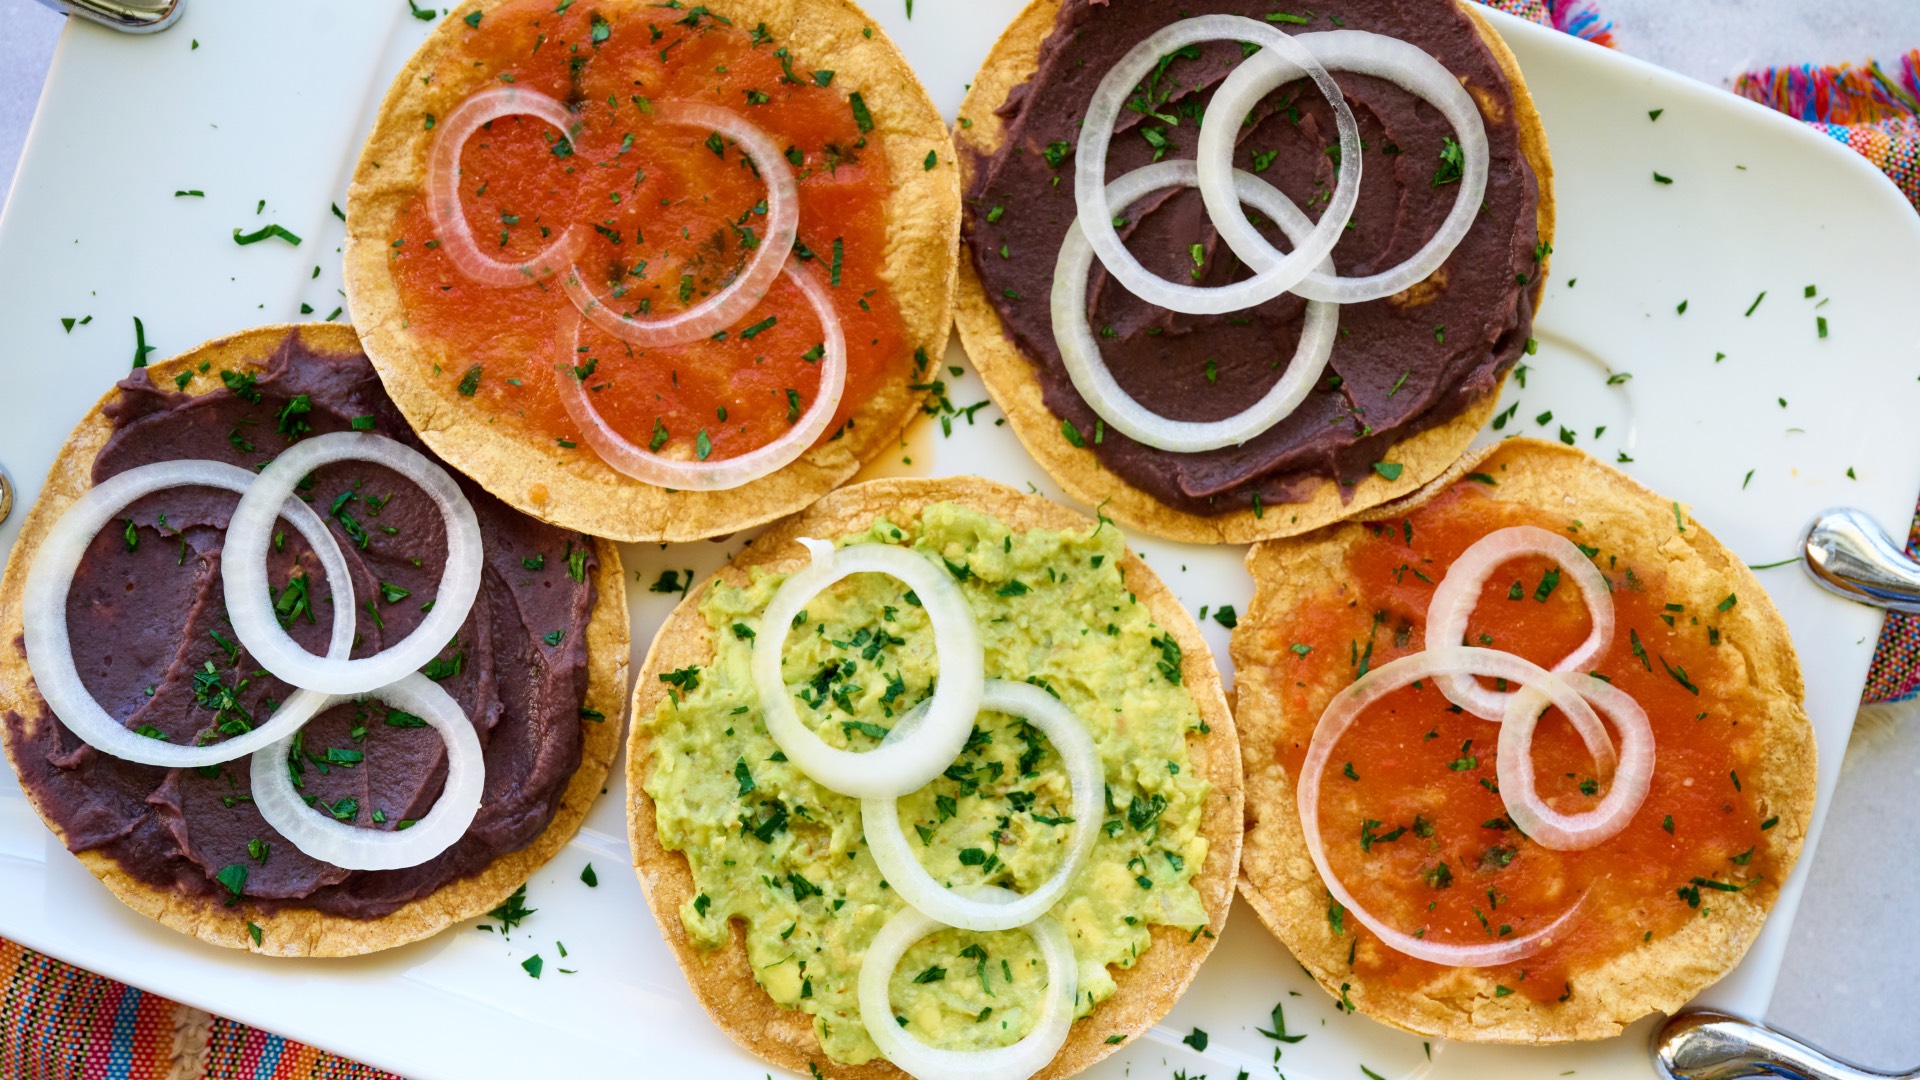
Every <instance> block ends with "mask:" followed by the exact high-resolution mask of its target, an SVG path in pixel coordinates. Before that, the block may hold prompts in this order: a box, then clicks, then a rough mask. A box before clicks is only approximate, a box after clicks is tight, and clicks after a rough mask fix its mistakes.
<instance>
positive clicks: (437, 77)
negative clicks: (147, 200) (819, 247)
mask: <svg viewBox="0 0 1920 1080" xmlns="http://www.w3.org/2000/svg"><path fill="white" fill-rule="evenodd" d="M620 2H624V3H626V4H629V5H632V6H644V5H645V4H646V3H647V2H648V0H620ZM499 3H500V0H467V2H465V3H463V4H461V5H460V6H459V7H457V8H455V9H454V10H453V11H452V13H451V14H450V15H449V16H448V17H447V18H444V19H442V20H441V21H440V25H439V27H437V28H436V29H435V30H434V32H433V34H432V35H431V36H430V37H428V39H427V41H426V43H425V44H424V45H422V46H421V47H420V50H419V51H418V52H416V53H415V54H414V55H413V58H412V59H411V60H410V61H408V63H407V66H406V67H405V68H404V69H402V70H401V72H400V74H399V75H398V76H396V77H395V78H394V82H393V85H392V87H391V88H389V89H388V91H387V95H386V97H385V99H384V100H382V101H381V103H380V111H379V114H378V116H377V117H376V118H375V120H374V126H373V132H372V134H370V135H369V136H368V137H367V142H366V146H365V147H364V148H363V149H362V151H361V154H360V160H359V163H358V164H357V165H356V166H355V168H354V175H353V185H352V187H351V188H350V189H349V191H348V193H347V241H346V248H345V274H346V288H347V306H348V308H349V310H350V311H351V312H352V318H353V323H354V325H355V326H356V327H358V328H359V331H360V334H361V338H362V340H363V342H364V344H365V346H366V350H367V355H368V356H369V357H371V358H372V359H373V364H374V367H375V368H376V369H378V370H379V372H380V378H381V381H383V382H384V383H385V384H386V387H387V393H388V395H389V396H391V397H392V398H393V400H394V401H395V403H397V404H398V405H399V406H400V411H401V412H402V413H404V414H405V415H406V417H407V422H408V423H410V424H412V425H413V427H414V430H416V431H418V432H419V433H420V437H421V438H422V439H423V440H424V441H425V442H426V443H427V445H428V446H431V447H433V450H434V453H436V454H439V455H440V456H441V457H442V458H443V459H445V460H446V461H447V463H448V464H450V465H452V466H453V467H454V468H457V469H459V470H460V471H461V472H464V473H466V474H467V475H468V476H470V477H472V478H473V479H474V480H475V481H477V482H478V483H479V484H480V485H481V486H482V487H484V488H486V489H487V490H488V491H490V492H492V493H493V494H495V495H497V496H499V497H500V499H501V500H503V501H504V502H506V503H507V505H509V506H512V507H514V508H515V509H517V510H520V511H521V512H523V513H527V514H531V515H533V516H534V517H537V518H539V519H540V520H542V521H548V522H552V523H553V524H555V525H559V526H561V527H563V528H568V529H574V530H578V531H580V532H584V533H590V534H592V535H594V536H604V537H609V538H612V539H616V540H622V541H655V540H675V541H677V540H698V539H703V538H706V537H712V536H723V535H726V534H728V533H732V532H736V531H738V530H740V529H743V528H746V527H748V526H751V525H758V524H760V523H762V522H766V521H771V520H772V519H774V518H776V517H779V516H781V515H783V514H791V513H793V512H795V511H797V510H800V509H802V508H804V507H805V506H807V505H808V504H809V503H811V502H813V501H814V500H815V499H818V498H819V497H820V496H822V495H825V494H826V493H827V492H829V491H832V490H833V489H834V488H835V487H837V486H839V485H840V484H842V483H845V482H846V481H847V480H848V479H849V478H850V477H852V476H853V474H854V473H855V472H856V471H858V469H859V468H860V466H861V465H862V464H864V463H866V462H867V461H869V460H871V459H873V458H874V457H876V456H877V455H879V454H880V453H881V452H882V451H884V450H885V449H886V448H887V447H889V446H891V445H893V444H894V443H895V441H896V440H897V439H898V437H899V435H900V432H901V431H902V430H903V429H904V428H905V427H906V425H907V422H908V421H909V420H911V419H912V418H913V416H914V414H915V411H916V410H917V409H918V408H919V407H920V403H921V402H922V401H923V400H924V398H925V395H924V393H923V392H921V391H916V390H913V389H911V387H910V384H911V383H912V382H913V381H914V378H913V365H912V363H911V362H910V357H911V356H912V355H913V353H914V350H916V349H924V350H926V354H927V355H928V356H932V357H935V358H938V357H939V356H940V354H941V353H942V352H944V351H945V349H946V346H947V336H948V333H949V331H950V329H951V327H952V308H953V289H954V274H955V266H956V262H955V260H956V258H957V251H958V245H959V236H960V177H959V171H958V170H957V169H955V168H953V167H952V163H953V160H954V152H953V142H952V140H951V139H950V138H949V137H948V135H947V130H946V124H945V121H943V120H942V119H941V117H940V114H939V111H938V110H936V109H935V108H934V106H933V102H932V101H931V100H930V99H929V98H928V97H927V94H926V91H925V89H924V88H922V87H921V85H920V82H919V80H918V79H917V78H915V76H914V74H913V70H912V69H911V68H909V67H908V66H907V62H906V59H905V58H904V57H902V56H901V55H900V51H899V50H898V49H897V48H895V47H894V45H893V43H892V42H891V41H889V40H888V39H887V37H886V35H884V34H881V33H878V32H876V33H874V34H873V35H872V36H871V37H868V36H866V35H864V34H862V33H861V31H862V30H863V29H865V28H868V27H871V26H873V25H874V23H873V20H872V19H870V18H869V17H868V16H867V14H866V13H865V12H863V11H861V10H860V8H859V7H858V6H857V5H855V4H854V3H852V2H851V0H716V2H714V3H710V4H708V5H706V6H707V8H709V9H711V10H712V11H713V13H715V14H718V15H724V16H726V17H727V18H730V19H732V20H733V22H734V24H735V25H736V26H753V25H755V24H757V23H765V24H766V26H767V28H768V30H769V32H770V33H772V35H773V36H774V38H775V39H776V40H777V41H779V42H780V43H781V44H782V45H783V46H784V47H785V48H787V49H789V50H790V51H791V53H792V56H793V62H794V63H795V64H796V65H799V66H801V67H802V68H804V69H807V70H811V69H813V68H820V67H826V68H833V69H835V76H834V86H835V88H837V89H843V90H845V91H847V92H852V91H862V92H863V93H862V98H863V100H865V101H866V103H867V106H868V108H869V109H870V110H871V112H872V114H873V122H874V125H875V128H876V130H878V131H879V132H880V133H881V134H882V135H883V136H885V139H886V150H887V163H888V167H889V168H890V169H891V175H892V177H893V193H892V195H891V197H890V198H889V199H888V201H887V204H886V207H885V212H886V215H887V260H886V267H885V269H884V270H883V273H882V276H883V278H884V279H885V280H886V281H887V282H888V284H889V285H890V286H891V288H890V292H891V294H892V297H893V300H894V302H895V303H896V304H898V305H899V308H900V316H901V319H902V322H903V323H904V325H905V327H906V336H905V345H904V349H905V355H902V356H900V357H898V358H896V359H897V365H896V366H897V371H896V374H897V376H898V377H897V378H896V379H894V380H893V381H891V382H888V383H886V384H885V385H883V386H881V387H880V388H879V389H878V391H877V392H875V393H874V394H873V396H872V397H870V398H869V399H868V400H866V401H864V402H861V403H860V404H859V407H858V408H857V409H855V410H854V412H853V416H852V422H853V427H852V429H851V430H850V431H848V432H847V433H846V434H845V435H843V436H841V437H840V438H838V439H835V440H833V441H830V442H821V443H819V444H817V445H816V446H814V447H813V449H811V450H809V451H808V452H807V453H806V454H804V455H802V456H801V457H800V458H799V459H798V460H796V461H794V462H793V463H792V464H790V465H788V466H786V467H785V468H783V469H781V470H779V471H778V472H775V473H772V474H770V475H768V476H764V477H761V478H760V479H758V480H755V481H753V482H752V483H749V484H746V485H743V486H741V487H738V488H734V489H732V490H729V491H704V492H703V491H670V490H668V489H666V488H659V487H654V486H653V485H651V484H646V483H643V482H641V481H639V480H635V479H633V478H632V477H630V476H627V475H625V474H624V473H621V472H618V471H616V470H615V469H613V468H612V467H610V466H608V465H607V464H606V463H605V462H604V461H602V460H601V459H600V458H599V457H598V456H597V455H595V454H593V453H591V452H589V451H585V450H577V451H573V452H563V451H562V449H561V448H560V447H558V446H557V445H555V444H553V442H552V441H551V440H542V439H539V438H535V437H532V436H530V435H526V434H524V433H515V432H513V431H509V430H505V429H503V428H501V427H500V426H498V425H495V424H492V423H489V420H490V417H488V416H486V415H484V414H483V413H482V412H481V411H480V410H478V409H476V408H474V407H473V405H472V402H471V401H468V400H466V399H464V398H461V397H459V396H458V395H457V394H456V393H455V391H454V387H453V386H452V384H451V383H450V382H448V381H447V380H445V379H441V378H437V377H435V376H434V375H433V371H434V369H435V365H438V366H439V367H440V368H442V369H445V370H455V371H458V370H462V369H464V368H465V367H466V366H467V364H466V361H465V360H463V359H461V358H460V357H459V356H457V355H454V354H452V353H451V352H450V351H449V350H448V349H447V348H446V347H445V346H443V345H442V344H440V343H439V342H436V341H432V340H429V339H427V338H426V337H424V336H422V335H419V334H415V333H412V332H410V331H409V330H408V328H407V319H406V312H405V311H404V310H403V309H402V307H401V302H400V295H399V292H398V290H397V288H396V286H395V283H394V280H393V277H392V274H391V273H390V271H389V261H388V258H387V254H388V248H387V245H388V243H389V241H390V240H391V239H392V237H393V234H394V232H395V231H396V229H397V223H398V220H399V215H400V213H401V211H402V210H403V209H404V208H405V206H406V205H407V202H408V201H409V200H410V199H411V198H412V197H413V196H414V194H415V193H416V192H418V191H419V190H420V189H421V188H422V187H424V186H425V184H426V174H427V155H428V152H429V149H430V148H431V146H432V143H433V136H432V134H431V133H430V132H428V131H426V130H425V129H423V128H422V126H421V124H420V122H419V117H420V115H421V114H422V113H437V114H438V115H441V116H445V115H446V114H447V113H448V112H450V111H451V110H452V107H453V106H454V105H455V104H456V103H458V102H459V101H461V100H462V99H464V98H465V97H466V96H467V95H469V94H471V93H473V92H474V91H475V90H476V89H478V88H479V87H481V86H484V85H490V84H491V77H490V76H489V75H488V74H487V73H486V72H483V71H478V70H475V69H473V68H471V67H470V66H468V65H464V64H459V63H457V62H451V58H452V57H453V56H455V55H456V54H457V53H458V50H459V48H460V40H461V36H462V35H463V34H464V33H465V32H466V30H467V27H466V25H465V24H464V23H463V22H462V19H463V17H464V16H465V15H466V14H468V13H470V12H474V11H484V10H486V9H488V8H492V7H497V6H499ZM427 73H433V74H434V79H433V82H432V84H431V85H427V84H424V83H423V82H422V81H421V80H422V77H423V76H424V75H425V74H427ZM929 153H933V154H936V155H937V156H938V159H939V161H940V162H941V163H942V164H941V165H940V166H937V167H935V168H932V169H928V168H926V167H925V165H924V160H925V158H926V157H927V155H928V154H929Z"/></svg>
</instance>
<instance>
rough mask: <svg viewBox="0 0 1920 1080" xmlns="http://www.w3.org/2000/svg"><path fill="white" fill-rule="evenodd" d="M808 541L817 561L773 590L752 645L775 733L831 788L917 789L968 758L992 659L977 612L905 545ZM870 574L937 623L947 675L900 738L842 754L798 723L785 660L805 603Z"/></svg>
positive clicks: (866, 792)
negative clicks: (892, 584) (903, 591)
mask: <svg viewBox="0 0 1920 1080" xmlns="http://www.w3.org/2000/svg"><path fill="white" fill-rule="evenodd" d="M800 543H802V544H804V545H806V548H807V550H808V551H810V552H812V554H813V561H812V563H811V564H809V565H808V566H807V567H805V568H804V569H801V570H798V571H796V572H795V573H794V574H793V575H792V576H791V577H789V578H787V580H786V581H785V582H784V583H782V584H781V586H780V588H779V590H778V591H776V592H775V593H774V594H773V599H772V600H771V601H770V602H769V603H768V604H767V610H766V612H765V613H764V614H762V615H761V616H760V630H759V636H758V637H757V638H755V639H754V643H753V682H754V687H755V689H756V690H758V691H759V694H760V712H761V715H762V717H763V718H764V720H765V722H766V725H767V733H768V734H769V735H772V736H773V741H774V742H776V743H778V744H779V745H780V750H781V752H782V753H784V754H786V755H787V759H788V760H789V761H791V762H793V764H794V767H795V768H798V769H799V770H800V771H801V772H803V773H805V774H807V778H808V779H810V780H812V781H813V782H814V783H816V784H819V785H820V786H821V787H824V788H826V789H827V790H829V791H835V792H838V793H840V794H842V795H851V796H853V797H854V798H857V799H886V798H898V797H900V796H902V795H905V794H907V793H908V792H911V791H918V790H919V789H920V788H923V787H925V786H926V785H927V783H928V782H929V781H931V780H932V779H933V778H934V777H936V776H939V775H940V774H941V773H942V772H944V771H945V770H946V768H947V766H949V765H951V764H953V759H954V758H956V757H959V756H960V749H961V747H963V746H965V745H966V742H967V736H968V735H970V734H972V732H973V718H974V716H975V715H976V714H977V713H979V711H980V695H981V693H982V690H983V688H984V684H985V682H986V655H985V652H984V650H983V649H982V647H981V644H980V629H979V626H978V625H977V624H976V623H975V622H974V615H973V608H972V606H970V605H969V604H968V603H967V598H966V597H965V596H964V595H962V593H961V592H960V586H959V585H957V584H955V583H954V580H953V578H952V576H951V575H949V574H948V573H947V571H946V570H945V569H943V568H940V567H937V566H935V565H934V564H933V563H931V562H929V561H928V560H927V559H926V557H925V556H922V555H919V554H917V553H915V552H912V551H909V550H907V549H905V548H899V547H894V546H892V545H890V544H880V543H870V544H855V545H853V546H852V547H847V548H842V549H840V550H838V551H836V550H834V547H833V545H832V544H831V543H829V542H827V541H824V540H811V539H803V540H801V541H800ZM864 573H872V574H885V575H887V576H888V577H892V578H895V579H897V580H899V581H901V582H903V583H905V584H906V586H907V587H908V588H910V589H912V590H913V592H914V595H915V596H917V597H918V598H919V600H920V605H921V607H922V608H924V609H925V610H926V613H927V618H928V619H929V620H931V621H932V623H933V635H934V637H933V641H934V650H935V653H936V654H937V655H938V657H939V661H940V675H939V682H938V683H937V684H936V685H935V687H934V691H933V696H932V697H931V698H929V699H928V705H927V715H926V718H925V719H924V720H923V721H921V722H920V723H918V724H916V725H915V727H914V730H912V731H910V732H907V733H905V734H904V735H903V736H902V737H901V738H900V739H898V740H888V741H886V742H883V743H882V744H881V745H880V746H878V747H876V748H875V749H872V750H868V751H866V752H864V753H862V752H856V751H851V750H836V749H834V748H833V747H831V746H828V745H827V744H826V743H824V742H822V741H821V740H820V736H818V735H815V734H814V733H813V732H812V731H810V730H808V728H807V726H806V725H805V724H803V723H801V722H800V717H799V716H798V715H796V714H795V712H794V709H793V695H792V694H790V693H788V692H787V680H786V676H785V675H784V674H783V673H782V672H781V665H780V657H781V653H782V652H784V651H785V649H786V641H787V633H788V631H790V630H791V629H792V628H793V620H794V617H795V616H797V615H798V614H799V613H800V610H801V609H802V608H804V607H805V606H806V604H807V601H809V600H811V599H813V597H814V596H816V595H818V594H819V593H820V591H821V590H823V589H825V588H827V587H828V586H829V585H832V584H833V583H834V582H836V581H839V580H840V579H842V578H845V577H850V576H852V575H854V574H864Z"/></svg>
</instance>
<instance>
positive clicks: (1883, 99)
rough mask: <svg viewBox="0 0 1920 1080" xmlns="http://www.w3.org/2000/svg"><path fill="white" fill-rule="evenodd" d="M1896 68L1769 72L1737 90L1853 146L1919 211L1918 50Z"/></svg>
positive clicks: (1750, 76)
mask: <svg viewBox="0 0 1920 1080" xmlns="http://www.w3.org/2000/svg"><path fill="white" fill-rule="evenodd" d="M1891 67H1892V70H1888V68H1885V67H1882V66H1881V65H1880V64H1879V63H1877V62H1875V61H1872V60H1869V61H1867V62H1866V64H1865V65H1864V66H1861V67H1854V66H1853V65H1851V64H1841V65H1838V66H1836V67H1813V66H1812V65H1808V64H1802V65H1800V66H1798V67H1782V68H1767V69H1765V70H1763V71H1753V72H1748V73H1747V74H1745V75H1742V76H1740V78H1739V79H1738V80H1736V81H1735V83H1734V86H1733V90H1734V93H1736V94H1739V95H1740V96H1742V97H1745V98H1750V99H1752V100H1754V101H1757V102H1759V103H1760V104H1762V105H1766V106H1768V107H1770V108H1774V109H1778V110H1780V111H1781V112H1783V113H1786V114H1787V115H1788V116H1793V117H1798V118H1799V119H1801V120H1805V121H1807V122H1808V123H1810V124H1812V125H1813V126H1814V127H1815V128H1818V129H1819V130H1820V131H1822V132H1824V133H1826V134H1827V135H1829V136H1831V137H1832V138H1834V139H1836V140H1838V141H1840V142H1842V143H1845V144H1846V145H1848V146H1850V147H1852V148H1853V149H1854V150H1856V151H1858V152H1859V153H1860V154H1861V155H1862V156H1864V157H1865V158H1866V159H1867V160H1868V161H1871V162H1873V163H1874V164H1875V165H1877V166H1879V167H1880V168H1881V169H1883V170H1885V171H1886V173H1887V175H1888V176H1890V177H1892V178H1893V182H1894V183H1895V184H1897V185H1899V187H1900V190H1901V191H1902V192H1903V193H1905V195H1906V196H1907V200H1908V201H1909V202H1912V203H1913V204H1914V205H1915V206H1920V70H1917V69H1920V49H1915V50H1914V51H1912V52H1909V53H1907V54H1906V55H1905V56H1902V57H1900V58H1899V59H1898V60H1897V61H1895V62H1894V63H1893V64H1892V65H1891Z"/></svg>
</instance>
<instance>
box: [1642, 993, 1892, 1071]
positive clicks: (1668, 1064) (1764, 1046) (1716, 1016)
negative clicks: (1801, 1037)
mask: <svg viewBox="0 0 1920 1080" xmlns="http://www.w3.org/2000/svg"><path fill="white" fill-rule="evenodd" d="M1653 1065H1654V1069H1655V1070H1656V1071H1657V1072H1658V1073H1659V1075H1660V1077H1661V1078H1662V1080H1745V1078H1748V1077H1765V1078H1768V1080H1920V1072H1909V1073H1883V1072H1874V1071H1872V1070H1871V1069H1863V1068H1860V1067H1859V1066H1857V1065H1849V1064H1847V1063H1846V1062H1844V1061H1840V1060H1837V1059H1835V1058H1832V1057H1829V1056H1828V1055H1826V1054H1824V1053H1822V1052H1820V1051H1819V1050H1815V1049H1814V1048H1813V1047H1811V1046H1808V1045H1806V1044H1805V1043H1803V1042H1800V1041H1798V1040H1797V1039H1794V1038H1793V1037H1792V1036H1790V1035H1782V1034H1781V1033H1780V1032H1777V1031H1775V1030H1773V1029H1772V1028H1770V1027H1765V1026H1763V1025H1760V1024H1756V1023H1753V1022H1752V1021H1749V1020H1742V1019H1740V1018H1739V1017H1737V1016H1729V1015H1727V1014H1726V1013H1719V1012H1710V1011H1704V1010H1703V1011H1698V1012H1687V1013H1681V1014H1680V1015H1678V1016H1676V1017H1674V1018H1673V1019H1671V1020H1669V1021H1667V1023H1666V1026H1665V1027H1663V1028H1661V1029H1660V1031H1659V1032H1658V1033H1657V1034H1655V1035H1654V1037H1653Z"/></svg>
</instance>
